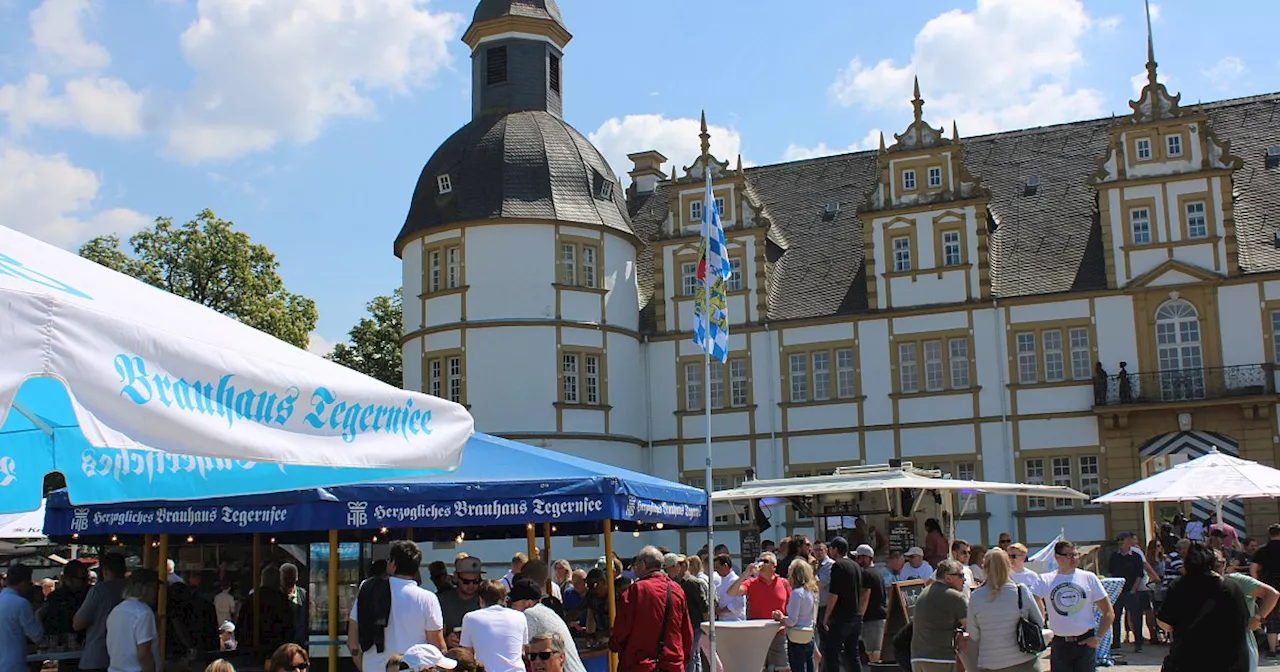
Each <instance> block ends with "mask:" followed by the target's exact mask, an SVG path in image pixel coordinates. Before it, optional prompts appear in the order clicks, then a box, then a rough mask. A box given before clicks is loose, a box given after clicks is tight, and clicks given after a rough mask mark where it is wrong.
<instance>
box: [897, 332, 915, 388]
mask: <svg viewBox="0 0 1280 672" xmlns="http://www.w3.org/2000/svg"><path fill="white" fill-rule="evenodd" d="M898 386H899V387H900V388H901V389H900V390H899V391H900V392H902V393H904V394H909V393H911V392H918V391H919V390H920V370H919V368H917V365H916V344H915V343H899V344H898Z"/></svg>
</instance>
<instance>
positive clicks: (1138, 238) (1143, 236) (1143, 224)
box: [1129, 208, 1151, 245]
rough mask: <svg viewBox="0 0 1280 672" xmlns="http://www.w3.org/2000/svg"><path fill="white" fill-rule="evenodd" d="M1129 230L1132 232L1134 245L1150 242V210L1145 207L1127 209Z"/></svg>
mask: <svg viewBox="0 0 1280 672" xmlns="http://www.w3.org/2000/svg"><path fill="white" fill-rule="evenodd" d="M1129 230H1130V231H1132V232H1133V244H1134V245H1148V244H1150V243H1151V211H1150V210H1149V209H1147V208H1134V209H1132V210H1130V211H1129Z"/></svg>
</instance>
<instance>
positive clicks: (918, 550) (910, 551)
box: [906, 546, 924, 558]
mask: <svg viewBox="0 0 1280 672" xmlns="http://www.w3.org/2000/svg"><path fill="white" fill-rule="evenodd" d="M913 555H919V556H921V557H924V549H922V548H920V547H919V546H912V547H911V548H908V549H907V552H906V556H907V557H908V558H909V557H911V556H913Z"/></svg>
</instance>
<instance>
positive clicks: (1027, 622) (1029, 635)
mask: <svg viewBox="0 0 1280 672" xmlns="http://www.w3.org/2000/svg"><path fill="white" fill-rule="evenodd" d="M1014 585H1015V587H1016V588H1017V590H1018V625H1017V629H1016V631H1015V633H1014V636H1015V637H1017V639H1018V650H1019V651H1021V652H1023V653H1040V652H1041V651H1044V650H1045V649H1047V648H1049V646H1048V645H1047V644H1045V641H1044V629H1043V628H1042V627H1041V626H1039V625H1036V624H1035V622H1034V621H1032V620H1031V619H1029V618H1027V612H1026V609H1024V608H1023V607H1022V590H1023V588H1024V586H1022V585H1021V584H1014ZM1031 606H1032V607H1035V602H1034V601H1032V603H1031Z"/></svg>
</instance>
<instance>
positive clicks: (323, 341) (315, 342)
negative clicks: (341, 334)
mask: <svg viewBox="0 0 1280 672" xmlns="http://www.w3.org/2000/svg"><path fill="white" fill-rule="evenodd" d="M307 338H308V339H309V340H308V341H307V351H308V352H311V353H312V354H316V355H320V356H321V357H324V356H325V355H327V354H329V353H330V352H333V346H334V345H336V344H337V341H331V340H329V339H327V338H325V337H324V336H321V335H320V332H318V331H313V332H311V333H310V334H309V335H308V336H307Z"/></svg>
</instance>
